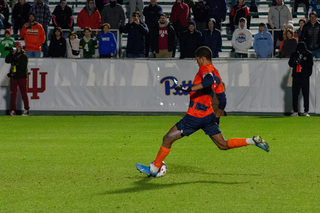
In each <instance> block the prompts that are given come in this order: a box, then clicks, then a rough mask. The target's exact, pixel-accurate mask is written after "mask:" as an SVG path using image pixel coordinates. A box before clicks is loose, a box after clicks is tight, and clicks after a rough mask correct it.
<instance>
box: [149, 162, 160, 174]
mask: <svg viewBox="0 0 320 213" xmlns="http://www.w3.org/2000/svg"><path fill="white" fill-rule="evenodd" d="M158 171H159V168H158V167H156V166H155V165H153V163H151V164H150V172H151V173H157V172H158Z"/></svg>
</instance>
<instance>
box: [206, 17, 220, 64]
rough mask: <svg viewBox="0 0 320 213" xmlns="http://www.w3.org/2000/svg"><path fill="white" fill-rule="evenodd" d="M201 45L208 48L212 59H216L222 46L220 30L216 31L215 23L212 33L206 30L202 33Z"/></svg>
mask: <svg viewBox="0 0 320 213" xmlns="http://www.w3.org/2000/svg"><path fill="white" fill-rule="evenodd" d="M203 44H204V45H205V46H208V47H209V48H210V49H211V51H212V58H218V57H219V52H220V51H221V46H222V37H221V32H220V30H217V29H216V23H215V21H214V27H213V31H211V30H210V29H206V30H205V31H204V32H203Z"/></svg>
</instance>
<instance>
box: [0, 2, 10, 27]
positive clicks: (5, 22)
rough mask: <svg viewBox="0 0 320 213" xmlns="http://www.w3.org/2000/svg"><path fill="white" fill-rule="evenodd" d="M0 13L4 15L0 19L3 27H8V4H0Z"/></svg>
mask: <svg viewBox="0 0 320 213" xmlns="http://www.w3.org/2000/svg"><path fill="white" fill-rule="evenodd" d="M0 13H1V14H2V15H3V16H4V19H3V20H2V22H3V25H4V27H5V29H7V28H10V27H11V24H10V23H9V15H10V13H9V5H8V4H6V7H5V6H4V5H0Z"/></svg>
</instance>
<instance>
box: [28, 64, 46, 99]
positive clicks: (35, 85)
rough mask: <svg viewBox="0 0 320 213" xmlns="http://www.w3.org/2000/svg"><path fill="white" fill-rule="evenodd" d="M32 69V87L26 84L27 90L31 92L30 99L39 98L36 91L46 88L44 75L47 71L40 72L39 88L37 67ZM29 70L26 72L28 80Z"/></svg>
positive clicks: (42, 90)
mask: <svg viewBox="0 0 320 213" xmlns="http://www.w3.org/2000/svg"><path fill="white" fill-rule="evenodd" d="M31 70H32V87H30V84H28V88H27V92H29V93H32V96H31V99H39V95H38V93H43V92H44V91H45V90H46V75H47V74H48V73H47V72H40V73H39V74H40V76H41V82H40V85H41V86H40V88H39V87H38V71H39V68H31ZM30 74H31V73H30V72H28V76H29V81H30V80H31V78H30Z"/></svg>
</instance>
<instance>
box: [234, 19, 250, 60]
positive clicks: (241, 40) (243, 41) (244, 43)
mask: <svg viewBox="0 0 320 213" xmlns="http://www.w3.org/2000/svg"><path fill="white" fill-rule="evenodd" d="M231 44H232V47H233V48H234V50H235V58H248V50H249V48H250V47H251V46H252V34H251V31H250V30H247V21H246V19H245V18H243V17H241V18H240V20H239V28H238V29H236V30H235V31H234V32H233V35H232V40H231Z"/></svg>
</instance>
